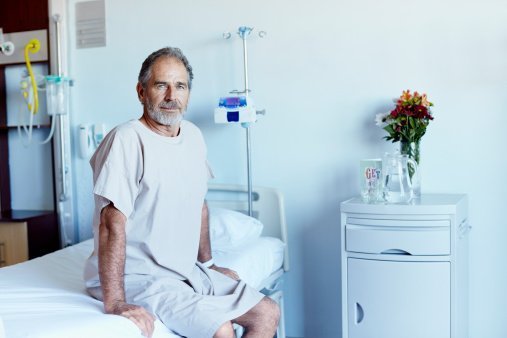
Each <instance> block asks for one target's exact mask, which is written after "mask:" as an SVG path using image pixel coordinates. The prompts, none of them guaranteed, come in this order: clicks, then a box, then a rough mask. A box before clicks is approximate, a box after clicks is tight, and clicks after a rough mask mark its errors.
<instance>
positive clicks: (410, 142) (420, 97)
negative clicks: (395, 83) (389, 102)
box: [375, 90, 433, 164]
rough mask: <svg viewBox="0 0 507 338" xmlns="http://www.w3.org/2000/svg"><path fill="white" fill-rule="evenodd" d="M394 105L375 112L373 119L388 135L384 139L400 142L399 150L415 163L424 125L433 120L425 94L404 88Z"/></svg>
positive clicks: (424, 128)
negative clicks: (388, 108) (382, 111)
mask: <svg viewBox="0 0 507 338" xmlns="http://www.w3.org/2000/svg"><path fill="white" fill-rule="evenodd" d="M395 102H396V107H395V108H394V109H393V110H391V111H390V112H388V113H381V114H377V116H376V118H375V120H376V123H377V125H378V126H380V127H381V128H383V129H384V130H385V131H387V133H388V134H389V135H388V136H384V138H385V139H386V140H388V141H389V140H390V141H392V142H400V152H401V153H402V154H407V155H408V156H409V157H410V158H412V159H414V160H415V161H416V162H417V164H419V161H420V153H419V143H420V141H421V138H422V137H423V135H424V134H425V133H426V127H427V126H428V124H429V122H430V121H431V120H433V116H432V114H431V111H430V107H432V106H433V103H431V102H430V101H428V98H427V96H426V94H419V93H418V92H414V94H411V93H410V90H405V91H403V93H402V94H401V96H400V98H399V99H397V100H396V101H395Z"/></svg>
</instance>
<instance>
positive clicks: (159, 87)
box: [157, 83, 166, 89]
mask: <svg viewBox="0 0 507 338" xmlns="http://www.w3.org/2000/svg"><path fill="white" fill-rule="evenodd" d="M165 88H166V85H165V84H162V83H159V84H158V85H157V89H165Z"/></svg>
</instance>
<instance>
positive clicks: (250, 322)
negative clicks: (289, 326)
mask: <svg viewBox="0 0 507 338" xmlns="http://www.w3.org/2000/svg"><path fill="white" fill-rule="evenodd" d="M240 318H241V322H240V324H241V325H243V326H244V327H245V328H246V329H247V331H250V330H254V331H260V332H263V333H270V332H275V331H276V328H277V327H278V322H279V320H280V307H279V306H278V304H276V302H275V301H273V300H272V299H271V298H269V297H264V298H263V299H262V300H261V301H260V302H259V303H258V304H257V305H255V306H254V307H253V308H252V309H251V310H250V311H249V312H247V313H246V314H245V315H244V317H240ZM238 322H239V321H238Z"/></svg>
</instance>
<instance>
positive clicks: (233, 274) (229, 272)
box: [209, 264, 239, 280]
mask: <svg viewBox="0 0 507 338" xmlns="http://www.w3.org/2000/svg"><path fill="white" fill-rule="evenodd" d="M209 268H210V269H213V270H215V271H218V272H220V273H223V274H224V275H226V276H228V277H231V278H232V279H235V280H239V275H238V273H237V272H236V271H234V270H231V269H227V268H222V267H220V266H216V265H215V264H213V265H212V266H210V267H209Z"/></svg>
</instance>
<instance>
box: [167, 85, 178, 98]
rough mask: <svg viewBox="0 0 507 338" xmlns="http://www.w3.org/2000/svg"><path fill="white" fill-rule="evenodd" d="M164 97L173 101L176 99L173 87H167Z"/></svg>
mask: <svg viewBox="0 0 507 338" xmlns="http://www.w3.org/2000/svg"><path fill="white" fill-rule="evenodd" d="M164 99H165V100H166V101H173V100H175V99H176V91H175V90H174V88H172V87H171V86H168V87H167V90H166V91H165V97H164Z"/></svg>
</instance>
